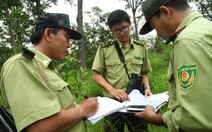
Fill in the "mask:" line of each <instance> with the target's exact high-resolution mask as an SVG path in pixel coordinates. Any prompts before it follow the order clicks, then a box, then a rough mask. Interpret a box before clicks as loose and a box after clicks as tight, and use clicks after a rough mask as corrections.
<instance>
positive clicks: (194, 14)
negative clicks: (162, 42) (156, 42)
mask: <svg viewBox="0 0 212 132" xmlns="http://www.w3.org/2000/svg"><path fill="white" fill-rule="evenodd" d="M199 17H202V15H201V14H200V13H198V12H192V13H190V14H189V15H188V16H187V17H186V18H185V19H184V20H183V21H182V22H181V23H180V25H179V26H178V27H177V29H176V30H175V32H173V33H171V35H170V36H169V37H168V38H167V39H166V44H168V43H170V42H171V41H174V40H175V39H176V37H177V35H178V34H180V32H181V31H182V30H184V29H185V28H186V27H187V26H188V25H189V24H190V23H191V22H192V21H193V20H195V19H197V18H199Z"/></svg>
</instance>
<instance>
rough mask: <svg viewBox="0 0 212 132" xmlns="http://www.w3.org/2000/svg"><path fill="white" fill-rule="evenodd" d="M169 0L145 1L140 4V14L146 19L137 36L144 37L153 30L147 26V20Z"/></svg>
mask: <svg viewBox="0 0 212 132" xmlns="http://www.w3.org/2000/svg"><path fill="white" fill-rule="evenodd" d="M169 1H170V0H145V1H144V2H143V3H142V12H143V14H144V17H145V19H146V22H145V24H144V25H143V27H142V28H141V30H140V32H139V34H141V35H144V34H147V33H149V32H150V31H152V30H153V28H152V27H151V25H150V24H149V19H150V18H151V17H152V16H153V15H154V14H155V13H156V12H157V11H158V10H159V8H160V6H163V5H165V4H166V3H168V2H169Z"/></svg>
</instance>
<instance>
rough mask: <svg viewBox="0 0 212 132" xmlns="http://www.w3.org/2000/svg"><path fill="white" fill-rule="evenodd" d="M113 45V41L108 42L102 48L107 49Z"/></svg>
mask: <svg viewBox="0 0 212 132" xmlns="http://www.w3.org/2000/svg"><path fill="white" fill-rule="evenodd" d="M113 44H114V43H113V41H108V42H105V43H102V45H101V47H102V48H105V47H109V46H111V45H113Z"/></svg>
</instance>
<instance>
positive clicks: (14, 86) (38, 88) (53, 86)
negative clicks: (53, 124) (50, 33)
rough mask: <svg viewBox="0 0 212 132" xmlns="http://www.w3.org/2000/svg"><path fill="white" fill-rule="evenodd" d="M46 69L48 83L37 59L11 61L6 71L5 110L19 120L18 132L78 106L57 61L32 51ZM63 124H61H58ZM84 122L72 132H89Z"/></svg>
mask: <svg viewBox="0 0 212 132" xmlns="http://www.w3.org/2000/svg"><path fill="white" fill-rule="evenodd" d="M31 50H32V51H33V52H34V53H35V54H36V55H35V59H36V60H37V61H38V63H40V65H41V66H42V68H43V70H44V72H45V75H46V77H47V79H48V83H46V82H45V81H44V79H43V78H42V77H41V74H40V72H39V68H38V65H37V64H36V62H35V59H28V58H26V57H24V56H23V55H21V54H18V55H15V56H14V57H12V58H10V59H9V60H8V61H7V62H6V63H5V64H4V65H3V67H2V70H1V82H0V90H1V95H2V97H3V101H4V106H5V107H6V109H7V110H8V111H9V112H10V113H11V114H12V116H13V118H14V119H15V123H16V127H17V129H18V131H21V130H22V129H24V128H25V127H26V126H29V125H30V124H32V123H34V122H36V121H38V120H41V119H44V118H46V117H49V116H51V115H53V114H56V113H58V112H59V111H60V110H61V109H69V108H73V107H75V106H76V103H75V100H74V98H73V97H72V95H71V93H70V90H69V88H68V84H67V83H66V82H64V81H63V80H62V79H61V78H60V77H59V76H58V72H57V70H56V69H55V68H54V63H53V61H52V60H51V59H50V58H48V57H47V56H45V55H44V54H42V53H41V52H39V51H37V50H35V49H33V48H32V49H31ZM58 122H59V121H58ZM85 131H86V126H85V123H84V121H80V122H79V123H77V124H76V125H75V126H74V127H73V128H72V129H70V130H69V132H85Z"/></svg>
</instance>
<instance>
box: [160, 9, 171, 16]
mask: <svg viewBox="0 0 212 132" xmlns="http://www.w3.org/2000/svg"><path fill="white" fill-rule="evenodd" d="M160 12H161V15H165V16H166V17H169V16H170V15H171V11H170V9H169V8H168V7H166V6H161V7H160Z"/></svg>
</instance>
